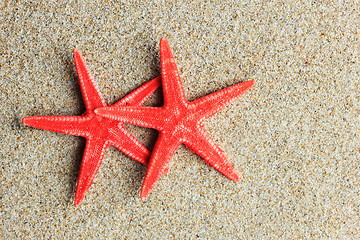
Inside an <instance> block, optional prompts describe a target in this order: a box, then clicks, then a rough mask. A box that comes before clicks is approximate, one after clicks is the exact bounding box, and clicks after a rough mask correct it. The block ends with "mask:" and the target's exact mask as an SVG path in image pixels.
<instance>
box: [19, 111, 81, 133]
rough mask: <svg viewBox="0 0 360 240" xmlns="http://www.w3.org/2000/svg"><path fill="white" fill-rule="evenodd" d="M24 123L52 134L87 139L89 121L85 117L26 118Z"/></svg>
mask: <svg viewBox="0 0 360 240" xmlns="http://www.w3.org/2000/svg"><path fill="white" fill-rule="evenodd" d="M22 123H23V124H24V125H26V126H30V127H35V128H39V129H43V130H48V131H52V132H58V133H64V134H70V135H75V136H82V137H86V135H87V133H88V130H87V125H88V120H87V119H86V118H85V117H83V116H33V117H25V118H23V120H22Z"/></svg>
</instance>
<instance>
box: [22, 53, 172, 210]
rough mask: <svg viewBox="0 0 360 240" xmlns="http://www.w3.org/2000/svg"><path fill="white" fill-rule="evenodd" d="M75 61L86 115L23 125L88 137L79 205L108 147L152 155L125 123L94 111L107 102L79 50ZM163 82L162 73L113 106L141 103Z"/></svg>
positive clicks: (35, 119) (77, 195) (77, 198)
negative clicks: (127, 128)
mask: <svg viewBox="0 0 360 240" xmlns="http://www.w3.org/2000/svg"><path fill="white" fill-rule="evenodd" d="M74 60H75V66H76V70H77V73H78V77H79V83H80V87H81V92H82V96H83V99H84V103H85V108H86V111H85V113H84V114H83V115H82V116H34V117H26V118H24V119H23V124H24V125H27V126H32V127H36V128H40V129H44V130H49V131H53V132H59V133H65V134H71V135H76V136H82V137H85V138H86V147H85V152H84V155H83V159H82V162H81V167H80V173H79V178H78V182H77V188H76V193H75V206H78V205H79V204H80V203H81V202H82V200H83V199H84V197H85V194H86V192H87V191H88V189H89V188H90V186H91V184H92V182H93V180H94V178H95V175H96V173H97V171H98V170H99V167H100V165H101V161H102V159H103V157H104V153H105V149H106V148H107V147H108V146H110V145H113V146H115V147H116V148H118V149H119V150H120V151H122V152H123V153H125V154H126V155H128V156H129V157H131V158H133V159H134V160H136V161H138V162H140V163H142V164H145V165H146V164H147V162H148V159H149V157H150V152H149V150H148V149H147V148H146V147H145V146H144V145H142V144H141V143H140V142H139V141H138V140H137V139H136V138H135V137H134V136H133V135H131V134H130V133H129V132H128V131H127V130H126V129H125V128H124V126H123V123H122V122H119V121H117V120H112V119H108V118H104V117H101V116H99V115H96V114H95V113H94V110H95V109H97V108H101V107H105V106H107V105H106V103H105V100H104V99H103V97H102V96H101V93H100V91H99V89H98V87H97V85H96V83H95V81H94V79H93V77H92V76H91V74H90V71H89V69H88V67H87V66H86V63H85V61H84V59H83V57H82V56H81V54H80V52H79V51H78V50H76V49H75V50H74ZM160 84H161V81H160V76H159V77H157V78H154V79H153V80H151V81H149V82H147V83H146V84H144V85H143V86H141V87H140V88H138V89H136V90H135V91H133V92H132V93H130V94H129V95H127V96H126V97H124V98H123V99H121V100H120V101H118V102H117V103H115V104H114V105H112V106H113V107H120V106H127V105H130V106H140V105H141V104H142V103H143V102H144V101H145V100H146V99H147V98H148V97H149V96H150V95H151V94H152V93H153V92H154V91H155V90H156V89H157V88H158V87H159V86H160ZM165 170H166V169H165Z"/></svg>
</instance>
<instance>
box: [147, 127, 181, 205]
mask: <svg viewBox="0 0 360 240" xmlns="http://www.w3.org/2000/svg"><path fill="white" fill-rule="evenodd" d="M179 145H180V140H179V139H178V138H175V137H174V136H172V135H171V134H166V133H163V132H160V134H159V137H158V140H157V141H156V144H155V146H154V150H153V151H152V154H151V158H150V160H149V164H148V168H147V171H146V175H145V178H144V182H143V185H142V188H141V194H140V198H141V199H142V200H145V199H146V198H147V196H149V194H150V192H151V190H152V189H153V188H154V187H155V184H156V182H157V181H158V180H159V179H160V177H161V175H162V174H163V173H165V172H166V171H167V166H168V163H169V162H170V160H171V157H172V156H173V154H174V153H175V151H176V149H177V148H178V146H179Z"/></svg>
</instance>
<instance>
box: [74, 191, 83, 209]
mask: <svg viewBox="0 0 360 240" xmlns="http://www.w3.org/2000/svg"><path fill="white" fill-rule="evenodd" d="M84 197H85V193H84V192H79V191H77V192H76V193H75V201H74V205H75V207H78V206H79V205H80V203H81V202H82V201H83V200H84Z"/></svg>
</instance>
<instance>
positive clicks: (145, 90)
mask: <svg viewBox="0 0 360 240" xmlns="http://www.w3.org/2000/svg"><path fill="white" fill-rule="evenodd" d="M160 85H161V76H158V77H156V78H154V79H152V80H150V81H149V82H147V83H145V84H144V85H142V86H141V87H139V88H137V89H136V90H134V91H132V92H131V93H130V94H129V95H127V96H126V97H124V98H122V99H121V100H120V101H118V102H116V103H115V104H114V105H112V107H119V106H124V105H125V106H140V105H141V104H143V103H144V102H145V101H146V99H148V98H149V97H150V95H151V94H152V93H153V92H154V91H155V90H156V89H157V88H158V87H159V86H160Z"/></svg>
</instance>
